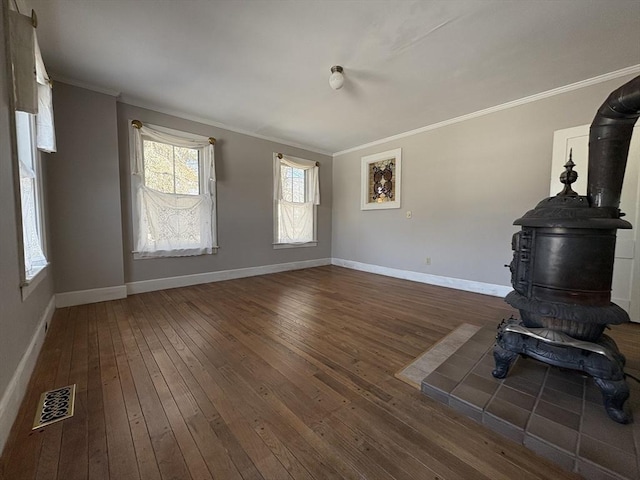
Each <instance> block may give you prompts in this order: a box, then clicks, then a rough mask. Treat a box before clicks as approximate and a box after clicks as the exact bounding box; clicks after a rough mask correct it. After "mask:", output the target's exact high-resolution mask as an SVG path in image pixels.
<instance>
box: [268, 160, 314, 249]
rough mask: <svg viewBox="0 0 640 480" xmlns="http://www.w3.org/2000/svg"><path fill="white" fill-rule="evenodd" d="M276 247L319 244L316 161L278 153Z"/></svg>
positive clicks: (275, 182)
mask: <svg viewBox="0 0 640 480" xmlns="http://www.w3.org/2000/svg"><path fill="white" fill-rule="evenodd" d="M273 161H274V226H273V230H274V248H287V247H295V246H315V245H317V205H319V204H320V190H319V184H318V166H317V164H316V162H312V161H309V160H304V159H301V158H296V157H291V156H286V155H282V154H279V153H276V154H274V160H273Z"/></svg>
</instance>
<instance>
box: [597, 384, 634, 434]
mask: <svg viewBox="0 0 640 480" xmlns="http://www.w3.org/2000/svg"><path fill="white" fill-rule="evenodd" d="M593 380H594V381H595V382H596V385H597V386H598V388H599V389H600V391H601V392H602V398H603V400H604V408H605V410H606V411H607V414H608V415H609V417H611V419H612V420H614V421H616V422H618V423H625V424H626V423H631V415H629V414H627V413H626V412H625V411H624V409H623V405H624V402H626V401H627V399H628V398H629V385H627V382H626V381H625V380H624V379H622V380H604V379H602V378H596V377H594V378H593Z"/></svg>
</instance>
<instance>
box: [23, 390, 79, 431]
mask: <svg viewBox="0 0 640 480" xmlns="http://www.w3.org/2000/svg"><path fill="white" fill-rule="evenodd" d="M75 399H76V386H75V384H74V385H69V386H67V387H62V388H58V389H56V390H49V391H48V392H44V393H43V394H42V395H41V396H40V402H39V403H38V409H37V410H36V417H35V419H34V420H33V428H32V430H36V429H38V428H42V427H46V426H47V425H51V424H52V423H55V422H59V421H60V420H64V419H65V418H69V417H73V406H74V403H75Z"/></svg>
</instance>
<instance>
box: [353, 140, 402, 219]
mask: <svg viewBox="0 0 640 480" xmlns="http://www.w3.org/2000/svg"><path fill="white" fill-rule="evenodd" d="M360 171H361V181H360V190H361V194H360V210H382V209H388V208H400V194H401V189H402V149H401V148H396V149H394V150H387V151H386V152H380V153H375V154H373V155H367V156H365V157H362V163H361V169H360Z"/></svg>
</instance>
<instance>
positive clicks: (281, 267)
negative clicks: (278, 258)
mask: <svg viewBox="0 0 640 480" xmlns="http://www.w3.org/2000/svg"><path fill="white" fill-rule="evenodd" d="M323 265H331V259H330V258H318V259H316V260H303V261H300V262H289V263H277V264H275V265H262V266H260V267H249V268H237V269H234V270H222V271H219V272H207V273H197V274H194V275H183V276H180V277H167V278H157V279H153V280H143V281H140V282H131V283H127V293H128V294H130V295H133V294H136V293H144V292H154V291H156V290H165V289H167V288H177V287H188V286H190V285H199V284H201V283H210V282H221V281H223V280H233V279H236V278H245V277H255V276H256V275H266V274H268V273H279V272H287V271H290V270H300V269H302V268H311V267H320V266H323Z"/></svg>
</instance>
